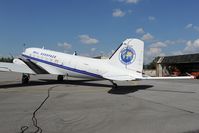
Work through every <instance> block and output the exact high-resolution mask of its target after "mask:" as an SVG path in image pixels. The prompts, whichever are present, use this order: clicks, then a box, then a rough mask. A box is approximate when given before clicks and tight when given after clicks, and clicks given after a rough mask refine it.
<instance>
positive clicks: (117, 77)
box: [103, 73, 135, 81]
mask: <svg viewBox="0 0 199 133" xmlns="http://www.w3.org/2000/svg"><path fill="white" fill-rule="evenodd" d="M103 78H105V79H108V80H115V81H131V80H135V78H134V77H132V76H129V75H118V74H109V73H106V74H104V75H103Z"/></svg>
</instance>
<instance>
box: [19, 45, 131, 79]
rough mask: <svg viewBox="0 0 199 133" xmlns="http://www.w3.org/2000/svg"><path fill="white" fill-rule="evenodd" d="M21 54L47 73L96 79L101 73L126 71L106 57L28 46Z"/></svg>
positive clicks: (100, 76)
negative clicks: (99, 57) (112, 63)
mask: <svg viewBox="0 0 199 133" xmlns="http://www.w3.org/2000/svg"><path fill="white" fill-rule="evenodd" d="M22 56H23V57H25V58H26V59H29V60H31V61H32V62H34V63H36V64H37V65H38V66H40V67H41V68H43V69H45V70H46V71H48V72H49V74H56V75H66V76H71V77H80V78H92V79H96V78H102V75H103V74H105V73H107V72H110V71H113V72H116V73H128V71H123V70H120V69H118V68H117V67H115V66H113V65H111V64H109V63H108V59H94V58H88V57H82V56H77V55H70V54H65V53H60V52H56V51H51V50H46V49H40V48H28V49H26V50H25V52H23V54H22Z"/></svg>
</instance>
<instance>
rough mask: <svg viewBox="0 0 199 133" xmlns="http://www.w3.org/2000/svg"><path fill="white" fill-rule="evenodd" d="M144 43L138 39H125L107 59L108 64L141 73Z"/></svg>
mask: <svg viewBox="0 0 199 133" xmlns="http://www.w3.org/2000/svg"><path fill="white" fill-rule="evenodd" d="M143 56H144V42H143V41H141V40H139V39H126V40H125V41H124V42H123V43H122V44H121V45H120V46H119V47H118V49H117V50H116V51H115V52H114V53H113V55H112V56H111V57H110V58H109V60H110V64H112V65H114V66H116V67H120V68H124V69H128V70H132V71H136V72H138V73H142V70H143V58H144V57H143Z"/></svg>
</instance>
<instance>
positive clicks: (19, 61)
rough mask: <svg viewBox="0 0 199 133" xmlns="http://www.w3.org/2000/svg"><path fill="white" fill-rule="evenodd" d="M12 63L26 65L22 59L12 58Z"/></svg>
mask: <svg viewBox="0 0 199 133" xmlns="http://www.w3.org/2000/svg"><path fill="white" fill-rule="evenodd" d="M13 63H14V64H19V65H26V63H24V62H23V61H22V60H20V59H14V60H13Z"/></svg>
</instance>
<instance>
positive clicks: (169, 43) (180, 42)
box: [164, 39, 187, 45]
mask: <svg viewBox="0 0 199 133" xmlns="http://www.w3.org/2000/svg"><path fill="white" fill-rule="evenodd" d="M186 42H187V40H184V39H178V40H166V41H164V43H165V44H166V45H175V44H185V43H186Z"/></svg>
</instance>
